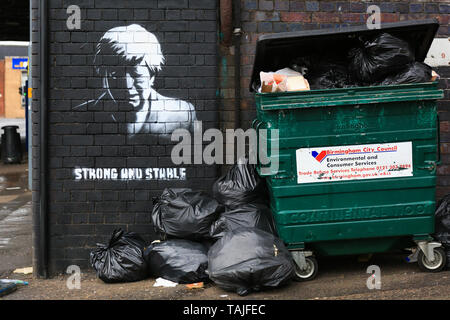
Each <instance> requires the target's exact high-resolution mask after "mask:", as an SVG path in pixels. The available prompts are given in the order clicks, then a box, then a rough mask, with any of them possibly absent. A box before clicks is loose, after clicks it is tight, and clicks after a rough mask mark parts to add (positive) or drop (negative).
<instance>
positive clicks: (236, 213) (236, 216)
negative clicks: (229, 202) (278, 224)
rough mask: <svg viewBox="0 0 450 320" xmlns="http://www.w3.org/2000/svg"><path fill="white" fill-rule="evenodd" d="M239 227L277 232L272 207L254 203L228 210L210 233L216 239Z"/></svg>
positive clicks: (212, 226)
mask: <svg viewBox="0 0 450 320" xmlns="http://www.w3.org/2000/svg"><path fill="white" fill-rule="evenodd" d="M239 227H254V228H258V229H261V230H264V231H267V232H269V233H272V234H274V233H275V227H274V223H273V221H272V212H271V211H270V208H269V207H268V206H267V205H265V204H259V203H254V204H243V205H241V206H239V207H236V208H234V209H229V210H226V211H225V212H224V213H222V214H221V216H220V218H219V219H217V221H215V222H214V223H213V224H212V225H211V231H210V235H211V237H212V238H214V239H220V238H221V237H223V236H224V234H225V233H226V232H228V231H231V230H235V229H237V228H239Z"/></svg>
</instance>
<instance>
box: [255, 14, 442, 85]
mask: <svg viewBox="0 0 450 320" xmlns="http://www.w3.org/2000/svg"><path fill="white" fill-rule="evenodd" d="M438 28H439V22H438V21H437V20H436V19H428V20H420V21H417V20H415V21H402V22H394V23H383V24H382V25H381V28H380V29H368V28H367V26H366V25H362V26H352V27H343V28H340V29H318V30H308V31H300V32H281V33H275V34H267V35H262V36H260V37H259V39H258V41H257V43H256V52H255V62H254V64H253V73H252V77H251V81H250V91H256V90H255V88H257V87H258V86H259V84H260V80H259V73H260V71H265V72H269V71H276V70H279V69H282V68H285V67H288V66H289V63H290V61H291V60H292V59H294V58H297V57H300V56H303V55H311V54H320V53H323V52H328V53H331V54H336V55H339V53H341V54H342V53H343V52H348V50H349V49H350V48H352V47H354V46H356V45H357V42H358V37H360V36H369V37H370V36H373V35H375V34H379V33H382V32H388V33H390V34H392V35H394V36H396V37H398V38H401V39H404V40H405V41H407V42H408V43H409V44H410V45H411V47H412V48H414V49H415V54H416V60H417V61H420V62H422V61H423V60H425V58H426V56H427V53H428V50H429V49H430V46H431V43H432V42H433V39H434V36H435V34H436V32H437V30H438Z"/></svg>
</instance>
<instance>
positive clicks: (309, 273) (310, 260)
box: [294, 256, 319, 281]
mask: <svg viewBox="0 0 450 320" xmlns="http://www.w3.org/2000/svg"><path fill="white" fill-rule="evenodd" d="M305 261H306V264H307V267H306V270H301V269H300V267H299V266H298V265H297V264H295V278H294V280H295V281H309V280H312V279H314V278H315V277H316V276H317V272H318V270H319V267H318V264H317V260H316V258H314V257H313V256H309V257H306V258H305Z"/></svg>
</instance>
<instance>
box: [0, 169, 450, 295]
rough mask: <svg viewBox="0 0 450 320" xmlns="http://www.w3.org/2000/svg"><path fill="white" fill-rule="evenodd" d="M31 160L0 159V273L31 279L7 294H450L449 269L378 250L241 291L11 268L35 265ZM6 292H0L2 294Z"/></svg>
mask: <svg viewBox="0 0 450 320" xmlns="http://www.w3.org/2000/svg"><path fill="white" fill-rule="evenodd" d="M27 174H28V172H27V165H26V164H22V165H8V166H6V165H2V164H0V278H10V279H13V278H14V279H22V280H28V281H29V282H30V284H29V285H28V286H26V287H20V288H19V289H18V290H17V291H16V292H14V293H12V294H10V295H8V296H5V297H3V299H5V300H19V299H152V300H157V299H164V300H168V299H169V300H174V299H176V300H186V299H199V300H240V299H256V300H268V299H269V300H278V299H283V300H291V299H295V300H298V299H312V300H316V299H323V300H331V299H333V300H339V299H396V300H407V299H450V271H444V272H440V273H436V274H433V273H424V272H421V271H419V269H418V267H417V264H408V263H406V261H405V257H406V256H407V254H406V253H402V252H399V253H389V254H380V255H374V256H373V257H372V258H371V259H370V260H369V261H365V262H361V261H358V257H356V256H351V257H338V258H328V259H320V260H319V270H320V271H319V275H318V277H317V278H316V279H315V280H313V281H310V282H302V283H297V282H292V283H291V284H289V285H288V286H286V287H283V288H279V289H276V290H272V291H266V292H259V293H253V294H250V295H249V296H246V297H240V296H238V295H237V294H235V293H230V292H225V291H223V290H222V289H220V288H218V287H217V286H215V285H213V284H206V285H205V288H204V289H194V290H188V289H187V288H186V287H185V286H184V285H178V286H176V287H174V288H156V287H153V284H154V282H155V279H148V280H144V281H140V282H135V283H124V284H105V283H103V282H102V281H101V280H99V279H97V278H96V276H95V274H94V273H93V272H92V270H82V272H83V273H82V275H81V289H79V290H77V289H73V290H70V289H68V287H67V285H66V283H67V280H68V276H67V275H64V276H59V277H55V278H53V279H49V280H41V279H34V278H33V276H32V275H19V274H13V273H12V271H13V270H14V269H16V268H22V267H29V266H31V192H30V191H29V190H27V189H26V188H27ZM369 265H378V266H379V267H380V269H381V289H380V290H376V289H374V290H369V289H368V288H367V286H366V282H367V279H368V277H369V274H367V273H366V270H367V267H368V266H369ZM1 299H2V298H0V300H1Z"/></svg>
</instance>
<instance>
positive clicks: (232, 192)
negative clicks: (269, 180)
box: [213, 160, 267, 208]
mask: <svg viewBox="0 0 450 320" xmlns="http://www.w3.org/2000/svg"><path fill="white" fill-rule="evenodd" d="M213 194H214V197H215V198H216V199H217V200H218V201H219V202H220V203H222V204H223V205H225V206H226V207H228V208H236V207H238V206H240V205H242V204H248V203H252V202H258V203H267V190H266V185H265V181H264V180H263V179H261V178H260V177H259V175H258V173H257V172H256V169H255V166H254V165H252V164H249V163H248V160H246V161H245V163H241V164H239V163H238V164H236V165H234V166H232V167H231V168H230V170H229V171H228V172H227V173H226V174H225V175H223V176H222V177H220V178H219V179H218V180H217V181H216V182H215V183H214V185H213Z"/></svg>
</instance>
